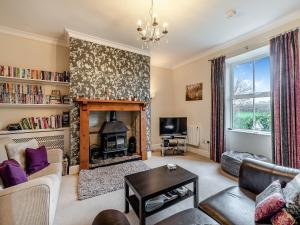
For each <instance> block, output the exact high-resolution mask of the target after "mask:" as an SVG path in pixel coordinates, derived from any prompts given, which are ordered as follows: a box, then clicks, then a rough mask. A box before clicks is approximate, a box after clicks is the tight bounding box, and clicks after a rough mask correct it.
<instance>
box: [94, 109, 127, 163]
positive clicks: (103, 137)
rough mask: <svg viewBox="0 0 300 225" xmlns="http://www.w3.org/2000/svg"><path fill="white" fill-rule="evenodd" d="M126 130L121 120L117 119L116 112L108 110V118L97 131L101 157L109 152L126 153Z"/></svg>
mask: <svg viewBox="0 0 300 225" xmlns="http://www.w3.org/2000/svg"><path fill="white" fill-rule="evenodd" d="M127 131H128V128H127V127H126V125H125V124H124V123H123V122H122V121H118V120H117V117H116V112H115V111H111V112H110V120H109V121H107V122H104V123H103V125H102V127H101V129H100V131H99V133H100V143H101V151H102V154H103V158H104V159H107V157H108V156H109V155H110V153H121V152H123V153H124V155H127Z"/></svg>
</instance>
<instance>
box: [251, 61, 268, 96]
mask: <svg viewBox="0 0 300 225" xmlns="http://www.w3.org/2000/svg"><path fill="white" fill-rule="evenodd" d="M254 68H255V92H269V91H270V57H265V58H262V59H259V60H256V61H255V62H254Z"/></svg>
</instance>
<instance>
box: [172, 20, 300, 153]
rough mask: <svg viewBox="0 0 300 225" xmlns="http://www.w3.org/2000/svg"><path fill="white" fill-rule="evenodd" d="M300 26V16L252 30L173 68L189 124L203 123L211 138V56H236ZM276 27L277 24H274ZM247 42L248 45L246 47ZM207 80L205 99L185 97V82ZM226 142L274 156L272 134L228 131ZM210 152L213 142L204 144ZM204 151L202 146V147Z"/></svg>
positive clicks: (178, 106) (204, 133)
mask: <svg viewBox="0 0 300 225" xmlns="http://www.w3.org/2000/svg"><path fill="white" fill-rule="evenodd" d="M299 26H300V20H295V21H293V22H290V23H288V24H284V25H279V26H277V27H276V26H275V25H274V26H273V28H272V29H271V30H269V31H265V32H263V33H261V34H256V35H255V33H253V34H248V35H247V36H248V39H247V38H246V37H247V36H245V37H243V40H244V41H241V42H240V43H236V44H232V43H227V46H229V45H230V47H224V48H222V49H221V50H215V51H212V52H211V53H210V54H206V55H203V56H202V57H199V58H198V59H196V60H194V61H193V62H190V63H187V64H185V65H182V66H180V67H178V68H175V69H174V70H173V86H174V87H173V88H174V97H175V105H176V114H178V115H182V116H187V117H188V123H189V124H200V126H201V139H202V140H209V139H210V120H211V117H210V107H211V105H210V101H211V91H210V63H209V61H208V60H209V59H212V58H214V57H218V56H221V55H227V56H228V55H229V56H234V55H238V54H241V53H244V52H246V51H249V50H252V49H255V48H257V47H260V46H262V45H265V44H267V43H268V41H269V39H270V38H271V37H272V36H276V35H278V34H280V33H282V32H286V31H288V30H290V29H294V28H296V27H299ZM274 27H276V28H274ZM246 46H247V48H246ZM197 82H203V94H204V96H203V98H204V100H202V101H195V102H186V101H185V99H184V96H185V95H184V93H185V86H186V85H187V84H191V83H197ZM226 137H227V138H226V139H227V140H226V141H227V142H226V146H227V148H228V149H232V150H238V151H248V152H253V153H256V154H262V155H265V156H267V157H269V158H270V159H271V158H272V149H271V146H272V145H271V136H270V135H257V134H245V133H238V132H229V131H227V132H226ZM201 149H204V150H205V151H206V152H207V153H209V146H208V145H206V144H202V145H201ZM198 151H201V150H198Z"/></svg>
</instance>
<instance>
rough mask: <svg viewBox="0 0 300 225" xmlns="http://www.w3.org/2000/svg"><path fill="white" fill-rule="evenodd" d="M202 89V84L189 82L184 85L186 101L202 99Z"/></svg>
mask: <svg viewBox="0 0 300 225" xmlns="http://www.w3.org/2000/svg"><path fill="white" fill-rule="evenodd" d="M202 91H203V84H202V83H197V84H190V85H187V86H186V94H185V100H186V101H196V100H202V99H203V98H202Z"/></svg>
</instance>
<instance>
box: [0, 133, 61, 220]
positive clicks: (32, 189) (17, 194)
mask: <svg viewBox="0 0 300 225" xmlns="http://www.w3.org/2000/svg"><path fill="white" fill-rule="evenodd" d="M8 143H13V141H12V140H11V139H10V138H0V162H2V161H4V160H6V159H8V154H7V151H6V150H7V149H6V148H5V145H6V144H8ZM47 154H48V161H49V163H50V165H49V166H47V167H46V168H44V169H42V170H41V171H38V172H37V173H34V174H32V175H31V176H29V177H28V182H25V183H22V184H19V185H16V186H13V187H9V188H3V185H2V187H1V183H0V224H1V225H2V224H3V225H4V224H5V225H52V224H53V221H54V217H55V211H56V206H57V203H58V198H59V192H60V184H61V176H62V175H61V174H62V150H60V149H51V150H49V151H47ZM0 180H1V179H0ZM0 182H1V181H0Z"/></svg>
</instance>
